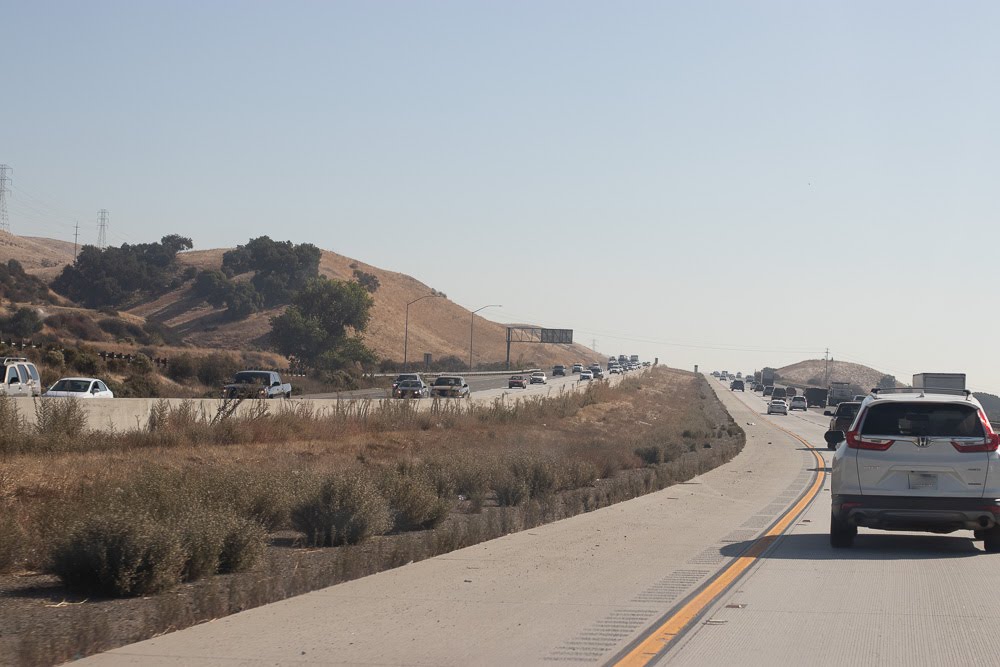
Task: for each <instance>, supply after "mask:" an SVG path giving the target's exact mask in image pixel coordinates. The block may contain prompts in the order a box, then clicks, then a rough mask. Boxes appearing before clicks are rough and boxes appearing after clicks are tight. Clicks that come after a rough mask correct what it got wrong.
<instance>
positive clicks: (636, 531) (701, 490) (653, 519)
mask: <svg viewBox="0 0 1000 667" xmlns="http://www.w3.org/2000/svg"><path fill="white" fill-rule="evenodd" d="M615 377H618V376H615ZM716 384H719V383H716ZM716 390H717V391H718V393H719V396H720V399H721V400H722V401H723V404H724V405H726V407H727V409H729V411H730V414H732V415H733V417H734V419H735V420H736V421H737V423H738V424H740V425H741V426H743V427H744V429H745V430H746V432H747V445H746V447H745V448H744V450H743V452H741V453H740V454H739V455H738V456H737V457H736V458H734V459H733V460H732V461H730V462H729V463H727V464H725V465H723V466H720V467H719V468H717V469H715V470H712V471H710V472H708V473H706V474H704V475H701V476H699V477H696V478H694V479H692V480H690V481H689V482H686V483H684V484H678V485H675V486H673V487H669V488H667V489H664V490H663V491H660V492H658V493H652V494H648V495H646V496H642V497H640V498H636V499H635V500H632V501H628V502H624V503H619V504H616V505H612V506H610V507H606V508H603V509H600V510H596V511H593V512H589V513H586V514H581V515H578V516H575V517H572V518H570V519H566V520H563V521H558V522H555V523H551V524H547V525H543V526H539V527H537V528H534V529H531V530H527V531H521V532H518V533H514V534H511V535H508V536H506V537H503V538H500V539H497V540H491V541H489V542H484V543H482V544H479V545H476V546H473V547H469V548H466V549H461V550H459V551H455V552H452V553H449V554H445V555H443V556H439V557H437V558H432V559H428V560H425V561H421V562H418V563H412V564H410V565H406V566H404V567H400V568H397V569H395V570H390V571H386V572H382V573H379V574H376V575H373V576H370V577H365V578H363V579H358V580H355V581H351V582H347V583H344V584H340V585H338V586H332V587H330V588H326V589H323V590H319V591H315V592H313V593H309V594H307V595H302V596H299V597H296V598H292V599H289V600H285V601H282V602H278V603H275V604H271V605H266V606H264V607H259V608H257V609H252V610H249V611H247V612H243V613H240V614H236V615H233V616H229V617H227V618H223V619H220V620H218V621H215V622H213V623H207V624H203V625H199V626H196V627H193V628H189V629H187V630H183V631H180V632H176V633H173V634H169V635H164V636H162V637H157V638H154V639H151V640H148V641H145V642H141V643H139V644H134V645H132V646H126V647H122V648H120V649H117V650H115V651H111V652H109V653H105V654H101V655H99V656H94V657H92V658H88V659H86V660H85V661H83V662H84V664H97V665H125V664H129V665H140V664H141V665H156V664H163V665H176V664H188V665H212V664H220V663H234V664H291V663H297V664H343V665H356V664H369V665H469V664H476V665H533V664H538V665H551V664H553V663H559V662H570V663H577V664H604V663H607V662H608V661H610V660H612V659H613V658H614V657H615V656H616V655H618V654H619V653H620V652H621V651H622V650H624V649H626V648H627V647H628V646H629V645H631V644H633V643H634V642H636V641H638V640H639V639H641V637H642V635H643V634H644V633H645V631H646V630H647V628H649V627H650V626H651V625H652V624H654V623H655V622H656V620H657V619H659V618H662V617H663V616H664V615H665V614H669V613H670V611H671V610H672V609H674V608H675V607H676V606H677V605H678V604H679V603H680V602H681V601H683V600H684V599H685V597H686V596H688V595H690V594H692V593H693V592H694V591H696V590H698V589H699V587H701V586H703V585H706V584H707V583H708V582H710V580H711V579H712V578H713V577H714V575H715V574H716V573H717V572H718V571H719V570H720V569H721V568H723V567H724V566H725V565H726V564H727V563H728V562H730V561H732V560H733V559H734V558H736V557H737V556H738V553H739V549H740V548H741V547H742V546H743V545H745V544H746V543H748V542H749V541H751V540H753V539H754V538H755V537H756V536H759V535H761V534H762V533H763V532H764V531H766V530H767V529H768V527H769V526H771V525H772V524H773V523H774V522H775V520H776V519H777V518H778V517H780V516H782V515H783V514H784V513H785V512H786V510H787V508H789V507H791V506H793V505H794V504H795V503H796V502H797V500H798V499H799V498H800V497H801V495H802V493H803V491H804V490H805V489H806V488H808V487H809V486H810V484H811V483H812V482H813V480H814V479H815V478H816V472H815V470H814V469H815V467H816V462H815V461H816V459H815V457H814V455H813V454H812V452H811V451H809V450H808V449H806V448H804V447H803V446H802V445H801V443H799V442H798V441H797V440H795V439H794V438H792V437H790V436H789V435H787V434H786V433H784V432H782V431H781V430H779V429H777V428H775V427H774V426H772V425H770V424H768V423H767V422H766V421H764V420H762V419H761V418H760V414H759V410H758V409H757V408H756V407H754V408H751V407H749V406H748V403H747V402H745V401H749V400H750V399H749V398H743V397H738V396H737V395H733V394H732V393H731V392H729V391H728V388H720V387H716ZM795 419H796V418H790V419H789V421H793V420H795ZM712 664H720V663H717V662H712Z"/></svg>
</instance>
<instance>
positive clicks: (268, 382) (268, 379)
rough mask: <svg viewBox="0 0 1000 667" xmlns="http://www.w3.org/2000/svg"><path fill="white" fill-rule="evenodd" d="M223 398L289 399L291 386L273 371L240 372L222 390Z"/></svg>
mask: <svg viewBox="0 0 1000 667" xmlns="http://www.w3.org/2000/svg"><path fill="white" fill-rule="evenodd" d="M222 397H223V398H291V397H292V385H290V384H288V383H287V382H282V381H281V376H280V375H278V374H277V373H275V372H274V371H240V372H238V373H237V374H236V375H235V376H234V377H233V381H232V382H230V383H229V384H227V385H226V386H225V387H223V388H222Z"/></svg>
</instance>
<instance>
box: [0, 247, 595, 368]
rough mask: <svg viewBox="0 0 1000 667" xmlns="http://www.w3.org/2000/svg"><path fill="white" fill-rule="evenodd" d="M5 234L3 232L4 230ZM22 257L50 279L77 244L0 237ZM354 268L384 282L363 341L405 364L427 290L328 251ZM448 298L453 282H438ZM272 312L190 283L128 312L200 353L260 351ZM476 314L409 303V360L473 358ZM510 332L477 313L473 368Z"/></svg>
mask: <svg viewBox="0 0 1000 667" xmlns="http://www.w3.org/2000/svg"><path fill="white" fill-rule="evenodd" d="M0 234H2V233H0ZM226 250H227V249H224V248H221V249H213V250H194V251H190V252H184V253H181V254H180V255H179V256H178V260H179V262H180V263H181V264H182V265H187V266H194V267H196V268H199V269H218V268H220V267H221V266H222V255H223V253H225V252H226ZM11 258H14V259H17V260H18V261H20V262H21V264H22V265H23V266H24V268H25V270H26V271H28V272H29V273H32V274H34V275H37V276H39V277H41V278H43V279H45V280H47V281H48V280H51V279H52V278H54V277H55V276H56V275H58V273H59V271H60V270H61V269H62V267H63V266H64V265H65V264H67V263H69V262H70V261H72V258H73V244H71V243H65V242H62V241H56V240H53V239H42V238H31V237H19V236H13V235H10V234H2V235H0V261H4V262H6V261H7V260H8V259H11ZM354 269H360V270H362V271H365V272H368V273H371V274H374V275H375V276H377V277H378V279H379V282H380V284H381V286H380V288H379V289H378V291H377V292H376V293H375V295H374V297H375V307H374V309H373V311H372V319H371V323H370V324H369V326H368V331H367V332H366V333H365V341H366V342H367V344H368V345H369V346H370V347H371V348H372V349H374V350H375V352H376V354H377V355H378V356H379V357H380V358H387V359H393V360H397V361H402V359H403V332H404V322H405V315H406V312H405V311H406V304H407V303H408V302H410V301H413V300H414V299H417V298H419V297H421V296H424V295H426V294H430V293H431V291H432V290H431V288H430V287H429V286H428V285H425V284H423V283H421V282H420V281H419V280H417V279H415V278H412V277H410V276H407V275H404V274H402V273H396V272H394V271H387V270H385V269H380V268H378V267H375V266H371V265H369V264H365V263H363V262H359V261H357V260H354V259H351V258H350V257H344V256H343V255H338V254H337V253H334V252H329V251H323V256H322V259H321V261H320V272H321V273H322V274H323V275H325V276H328V277H330V278H335V279H339V280H350V279H351V278H352V277H353V271H354ZM437 287H438V288H439V289H442V290H444V291H445V292H446V293H447V290H448V285H438V286H437ZM280 312H281V310H280V309H273V310H269V311H264V312H260V313H256V314H254V315H252V316H251V317H249V318H248V319H246V320H243V321H240V322H228V321H226V320H225V318H224V317H223V312H222V309H219V308H213V307H212V306H210V305H208V304H207V303H205V302H203V301H201V300H199V299H197V298H195V297H193V296H191V295H190V293H189V290H188V286H184V287H181V288H179V289H176V290H173V291H171V292H168V293H166V294H163V295H161V296H159V297H158V298H157V299H155V300H153V301H149V302H146V303H143V304H140V305H139V306H136V307H135V308H132V309H131V310H129V311H127V312H126V313H123V315H124V316H126V317H127V318H129V319H132V320H136V321H141V320H144V319H146V318H155V319H157V320H160V321H162V322H163V323H164V324H166V325H167V326H169V327H171V328H172V329H174V330H175V331H176V332H177V333H178V334H180V335H181V336H183V339H184V341H185V343H187V344H189V345H191V346H193V347H197V348H216V349H234V350H235V349H248V348H254V347H262V346H263V345H264V344H265V343H266V341H265V337H266V335H267V333H268V331H269V330H270V323H269V319H270V318H271V317H272V316H273V315H275V314H277V313H280ZM471 317H472V315H471V313H470V312H469V311H468V310H466V309H465V308H463V307H461V306H459V305H457V304H455V303H453V302H451V301H449V300H448V299H447V298H443V297H432V298H429V299H424V300H422V301H420V302H419V303H415V304H413V305H412V306H410V326H409V345H408V357H409V359H410V361H411V362H418V363H419V362H420V361H422V359H423V355H424V353H425V352H426V353H430V354H431V355H433V357H434V358H435V359H441V358H443V357H447V356H456V357H458V358H459V359H463V360H466V361H467V360H468V358H469V326H470V323H471ZM505 340H506V328H505V326H504V325H502V324H498V323H496V322H491V321H489V320H486V319H483V318H482V317H480V316H478V315H477V316H476V321H475V348H474V359H473V361H474V364H476V365H478V364H484V363H490V362H500V361H503V360H504V358H505V355H506V342H505ZM575 361H600V358H599V355H597V354H596V353H594V352H593V351H592V350H590V349H589V348H586V347H584V346H582V345H572V346H563V345H541V344H530V345H529V344H517V343H515V344H514V346H513V347H512V348H511V362H512V363H513V364H515V365H518V366H520V365H521V364H528V363H533V364H538V365H542V366H548V365H551V364H555V363H572V362H575Z"/></svg>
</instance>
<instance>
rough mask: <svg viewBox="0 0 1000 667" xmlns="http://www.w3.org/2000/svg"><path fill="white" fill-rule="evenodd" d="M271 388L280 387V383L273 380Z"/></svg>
mask: <svg viewBox="0 0 1000 667" xmlns="http://www.w3.org/2000/svg"><path fill="white" fill-rule="evenodd" d="M271 386H272V387H280V386H281V383H280V382H278V381H277V380H275V381H274V382H272V383H271Z"/></svg>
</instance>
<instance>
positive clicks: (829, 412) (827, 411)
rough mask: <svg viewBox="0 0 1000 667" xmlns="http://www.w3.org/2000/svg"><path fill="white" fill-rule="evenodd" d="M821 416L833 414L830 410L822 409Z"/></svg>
mask: <svg viewBox="0 0 1000 667" xmlns="http://www.w3.org/2000/svg"><path fill="white" fill-rule="evenodd" d="M823 416H824V417H832V416H833V412H832V411H830V410H824V411H823Z"/></svg>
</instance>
